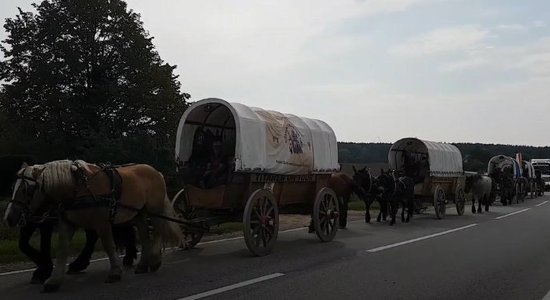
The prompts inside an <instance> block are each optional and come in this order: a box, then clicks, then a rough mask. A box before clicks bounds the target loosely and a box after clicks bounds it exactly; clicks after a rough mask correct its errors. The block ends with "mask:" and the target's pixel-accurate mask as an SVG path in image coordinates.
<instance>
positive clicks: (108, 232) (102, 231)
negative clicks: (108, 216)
mask: <svg viewBox="0 0 550 300" xmlns="http://www.w3.org/2000/svg"><path fill="white" fill-rule="evenodd" d="M111 227H112V226H111V225H107V226H103V227H101V228H99V229H98V230H97V233H98V235H99V238H100V239H101V243H102V244H103V249H104V250H105V252H106V253H107V256H109V262H110V264H111V270H110V272H109V276H107V279H106V280H105V283H113V282H118V281H120V280H121V279H122V264H121V263H120V259H119V258H118V254H117V251H116V247H115V241H114V238H113V230H112V228H111Z"/></svg>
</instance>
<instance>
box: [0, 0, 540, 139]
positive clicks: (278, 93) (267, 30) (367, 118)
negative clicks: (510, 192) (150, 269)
mask: <svg viewBox="0 0 550 300" xmlns="http://www.w3.org/2000/svg"><path fill="white" fill-rule="evenodd" d="M31 2H33V1H28V0H21V1H16V0H2V1H1V2H0V17H1V19H2V20H1V22H2V24H3V23H4V19H5V18H6V17H11V16H14V15H15V14H16V13H17V9H16V7H17V6H18V5H19V6H21V7H22V8H23V9H29V8H30V4H29V3H31ZM127 2H128V5H129V7H130V8H131V9H134V10H135V11H137V12H139V13H140V14H141V16H142V20H143V21H144V26H145V28H146V29H147V30H148V31H149V33H150V34H151V35H152V36H153V37H154V40H153V42H154V44H155V45H156V46H157V50H158V51H159V53H160V55H161V57H162V58H163V59H164V60H165V61H167V62H168V63H170V64H176V65H177V66H178V68H177V69H176V72H177V73H178V74H180V81H181V83H182V87H183V91H185V92H188V93H190V94H191V95H192V100H193V101H196V100H200V99H203V98H208V97H218V98H223V99H226V100H228V101H232V102H241V103H244V104H247V105H251V106H257V107H262V108H266V109H271V110H278V111H281V112H288V113H293V114H296V115H302V116H307V117H312V118H317V119H322V120H324V121H326V122H327V123H329V124H330V125H331V126H332V127H333V128H334V130H335V132H336V135H337V137H338V140H340V141H356V142H376V141H382V142H393V141H395V140H397V139H399V138H401V137H406V136H416V137H419V138H423V139H428V140H435V141H447V142H486V143H506V144H527V145H550V19H549V18H548V16H549V12H550V1H548V0H522V1H518V0H364V1H357V0H337V1H335V0H303V1H301V0H273V1H258V0H250V1H249V0H242V1H237V0H235V1H215V0H208V1H200V0H197V1H182V0H156V1H150V0H129V1H127ZM0 38H2V39H4V38H5V33H4V32H2V33H0ZM174 126H177V124H174Z"/></svg>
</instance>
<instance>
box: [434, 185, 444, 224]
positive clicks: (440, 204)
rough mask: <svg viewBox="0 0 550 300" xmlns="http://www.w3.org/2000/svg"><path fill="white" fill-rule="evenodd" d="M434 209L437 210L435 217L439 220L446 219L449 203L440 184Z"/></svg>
mask: <svg viewBox="0 0 550 300" xmlns="http://www.w3.org/2000/svg"><path fill="white" fill-rule="evenodd" d="M434 208H435V216H436V217H437V218H438V219H443V218H445V211H446V209H447V201H446V199H445V191H444V190H443V188H442V187H441V186H440V185H439V184H438V185H437V186H436V187H435V192H434Z"/></svg>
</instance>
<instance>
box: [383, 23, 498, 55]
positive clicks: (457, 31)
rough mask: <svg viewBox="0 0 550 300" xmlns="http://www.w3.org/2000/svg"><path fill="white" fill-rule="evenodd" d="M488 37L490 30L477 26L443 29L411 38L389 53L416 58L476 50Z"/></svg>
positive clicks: (391, 49)
mask: <svg viewBox="0 0 550 300" xmlns="http://www.w3.org/2000/svg"><path fill="white" fill-rule="evenodd" d="M488 36H489V30H486V29H482V28H479V27H477V26H471V25H469V26H458V27H449V28H441V29H436V30H434V31H431V32H428V33H425V34H422V35H420V36H417V37H413V38H410V39H409V40H407V41H406V42H404V43H402V44H400V45H396V46H394V47H392V48H390V50H389V52H390V54H393V55H398V56H405V57H411V56H412V57H414V56H426V55H434V54H442V53H452V52H460V51H464V50H475V49H477V48H479V47H481V46H482V42H483V41H484V40H485V39H486V38H487V37H488Z"/></svg>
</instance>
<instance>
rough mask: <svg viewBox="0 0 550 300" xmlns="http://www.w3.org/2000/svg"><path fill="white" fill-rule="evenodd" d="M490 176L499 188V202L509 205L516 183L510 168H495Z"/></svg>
mask: <svg viewBox="0 0 550 300" xmlns="http://www.w3.org/2000/svg"><path fill="white" fill-rule="evenodd" d="M491 178H492V179H493V180H494V182H495V183H496V185H497V186H498V188H499V189H500V202H501V203H502V205H504V206H506V205H508V204H510V205H511V204H512V200H513V199H514V195H515V193H516V184H515V182H514V178H513V173H512V169H511V168H505V169H504V170H502V171H501V170H499V169H496V170H494V171H493V173H492V174H491Z"/></svg>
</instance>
